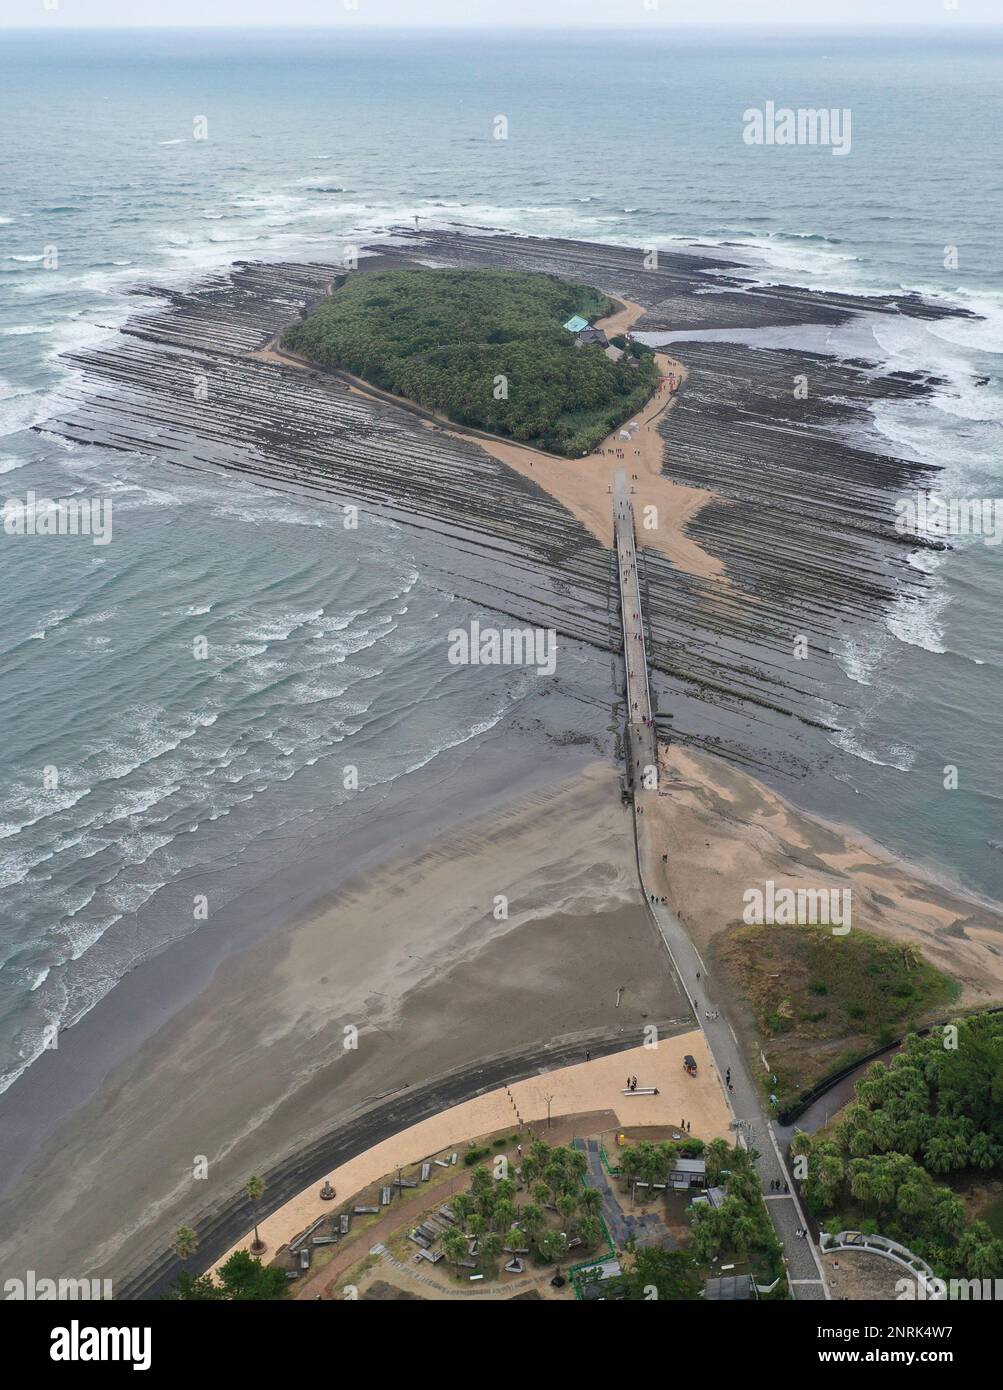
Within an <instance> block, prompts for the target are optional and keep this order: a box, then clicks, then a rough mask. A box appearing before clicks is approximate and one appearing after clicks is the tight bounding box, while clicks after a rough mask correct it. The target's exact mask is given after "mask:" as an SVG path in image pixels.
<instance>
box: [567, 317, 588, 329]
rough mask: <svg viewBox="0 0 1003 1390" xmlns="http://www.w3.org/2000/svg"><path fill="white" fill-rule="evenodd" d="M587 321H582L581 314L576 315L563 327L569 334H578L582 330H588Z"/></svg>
mask: <svg viewBox="0 0 1003 1390" xmlns="http://www.w3.org/2000/svg"><path fill="white" fill-rule="evenodd" d="M588 326H589V321H588V319H583V318H582V316H581V314H576V315H575V316H574V318H573V319H568V321H567V323H566V324H565V325H564V327H565V328H566V329H567V330H568V332H569V333H580V332H581V331H582V329H583V328H588Z"/></svg>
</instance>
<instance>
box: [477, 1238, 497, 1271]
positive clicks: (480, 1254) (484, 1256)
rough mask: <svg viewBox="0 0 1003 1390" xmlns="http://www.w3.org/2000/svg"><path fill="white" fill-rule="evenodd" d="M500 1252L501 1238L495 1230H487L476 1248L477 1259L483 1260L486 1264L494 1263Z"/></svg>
mask: <svg viewBox="0 0 1003 1390" xmlns="http://www.w3.org/2000/svg"><path fill="white" fill-rule="evenodd" d="M501 1252H502V1238H501V1236H500V1235H499V1234H498V1232H497V1231H488V1232H487V1234H486V1235H484V1236H483V1237H482V1238H481V1242H480V1245H479V1246H478V1248H477V1258H478V1261H480V1260H484V1262H485V1263H486V1264H494V1262H495V1260H497V1258H498V1256H499V1255H500V1254H501Z"/></svg>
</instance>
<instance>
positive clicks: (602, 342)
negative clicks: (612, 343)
mask: <svg viewBox="0 0 1003 1390" xmlns="http://www.w3.org/2000/svg"><path fill="white" fill-rule="evenodd" d="M578 342H579V343H586V344H587V343H598V344H599V346H600V347H608V346H609V339H608V338H607V337H606V334H605V333H604V332H603V331H602V329H601V328H592V327H589V328H583V329H582V331H581V332H580V333H579V334H578Z"/></svg>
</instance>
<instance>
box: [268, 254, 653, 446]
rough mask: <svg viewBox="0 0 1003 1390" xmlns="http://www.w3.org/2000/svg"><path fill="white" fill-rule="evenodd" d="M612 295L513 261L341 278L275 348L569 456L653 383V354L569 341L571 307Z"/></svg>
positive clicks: (604, 301)
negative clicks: (613, 351)
mask: <svg viewBox="0 0 1003 1390" xmlns="http://www.w3.org/2000/svg"><path fill="white" fill-rule="evenodd" d="M614 308H615V304H614V302H613V301H612V300H611V299H609V298H608V296H606V295H604V294H603V293H602V292H601V291H599V290H596V289H594V288H593V287H592V286H590V285H582V284H576V283H574V282H572V281H570V280H563V279H561V278H560V277H558V276H556V275H542V274H536V273H530V272H525V271H515V270H453V269H428V270H426V269H416V270H387V271H373V272H363V273H359V274H355V275H351V276H349V277H348V278H347V279H346V280H345V281H344V282H343V283H342V284H341V285H340V286H339V287H338V288H337V289H336V290H335V291H334V293H333V294H332V295H331V296H330V298H328V299H326V300H325V301H324V302H323V303H322V304H320V305H319V306H318V307H317V308H315V309H314V310H313V312H312V313H310V314H309V315H308V316H307V317H306V318H305V319H304V320H303V322H302V323H298V324H295V325H293V326H292V327H291V328H288V329H286V331H285V333H284V334H283V337H282V344H283V346H284V347H286V348H288V349H291V350H292V351H294V352H298V353H300V354H301V355H303V356H304V357H306V358H308V359H309V360H310V361H312V362H315V363H317V364H318V365H319V366H322V367H329V368H341V369H343V370H345V371H348V372H351V373H352V374H353V375H355V376H358V377H361V378H362V379H363V380H365V381H368V382H370V383H371V384H372V385H373V386H376V387H379V388H380V389H381V390H385V391H390V392H392V393H393V394H394V395H398V396H402V397H405V398H406V399H408V400H411V401H414V402H415V403H416V404H418V405H421V406H423V407H425V408H426V409H428V410H432V411H435V412H437V413H440V414H442V415H444V416H446V417H448V418H449V419H450V420H452V421H454V422H455V423H456V424H458V425H461V426H463V425H465V426H468V427H472V428H474V429H480V430H485V431H487V432H488V433H491V434H497V435H502V436H504V437H506V438H510V439H513V440H517V441H519V442H520V443H525V444H528V445H531V446H532V447H534V448H539V449H545V450H548V451H550V452H552V453H557V454H561V455H564V456H565V457H568V458H577V457H580V456H581V455H582V454H585V453H588V452H590V451H591V450H592V449H594V448H595V447H596V445H597V444H598V443H599V442H600V441H601V440H603V439H605V437H606V436H607V435H608V434H610V433H611V432H612V431H613V430H615V429H616V428H617V427H618V426H619V425H621V424H623V423H624V421H626V420H627V419H629V418H630V417H631V416H632V415H634V414H636V412H637V411H638V410H640V408H641V407H642V406H643V405H644V403H645V402H646V401H647V400H648V399H649V398H650V396H651V395H652V393H653V392H654V391H655V389H656V387H657V385H658V368H657V366H656V364H655V361H654V358H653V357H652V356H651V354H641V356H640V358H639V360H637V361H636V362H634V363H633V364H631V363H629V362H628V361H627V360H626V359H625V360H623V361H620V362H613V361H612V360H611V359H610V358H608V357H607V356H606V354H605V352H604V351H603V350H602V348H601V347H599V346H597V345H593V346H588V347H581V348H580V347H576V345H575V339H574V336H573V335H572V334H571V333H569V332H568V330H567V329H566V328H565V327H564V324H565V322H567V321H568V320H569V319H570V318H571V317H572V315H574V314H580V315H581V316H582V317H583V318H587V319H590V320H594V319H596V318H599V317H602V316H604V315H606V314H609V313H610V312H612V310H613V309H614Z"/></svg>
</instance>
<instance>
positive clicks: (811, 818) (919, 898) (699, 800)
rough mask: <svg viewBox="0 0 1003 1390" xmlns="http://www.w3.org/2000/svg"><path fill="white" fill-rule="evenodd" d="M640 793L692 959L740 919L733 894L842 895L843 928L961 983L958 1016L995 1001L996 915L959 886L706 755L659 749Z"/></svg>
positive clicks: (1000, 967)
mask: <svg viewBox="0 0 1003 1390" xmlns="http://www.w3.org/2000/svg"><path fill="white" fill-rule="evenodd" d="M661 758H662V791H661V793H660V794H654V793H652V794H649V795H648V797H647V799H646V801H645V807H646V814H648V815H651V816H655V817H657V824H658V827H659V829H658V834H659V839H660V843H661V844H662V847H663V850H664V852H666V853H667V854H668V856H669V858H668V862H667V863H666V864H665V865H664V866H660V867H661V869H662V873H663V883H664V891H665V894H666V896H667V897H668V899H669V901H670V903H671V904H672V905H673V907H674V909H675V911H676V912H677V914H678V915H679V916H680V917H681V918H682V920H683V922H684V923H685V924H686V927H687V929H688V930H689V932H690V934H691V936H692V937H693V939H694V941H695V942H696V944H697V946H698V947H699V949H700V951H701V952H702V953H707V954H709V953H710V952H711V949H712V947H713V944H714V941H715V938H717V937H719V936H720V935H721V934H722V933H724V932H726V931H727V930H728V929H729V927H731V926H734V925H738V924H740V923H741V921H742V911H743V896H742V895H743V893H744V892H745V890H746V889H748V888H760V889H762V888H763V886H764V883H765V881H766V880H767V879H772V880H773V881H774V883H775V884H776V885H777V886H778V888H779V887H781V886H783V887H790V888H798V887H806V888H807V887H811V888H828V887H833V888H850V889H851V890H852V903H853V926H854V927H858V926H859V927H861V928H863V929H864V930H866V931H871V932H874V933H876V934H877V935H879V936H886V937H890V938H892V939H894V940H897V941H902V942H909V943H911V944H912V945H914V946H917V947H919V949H920V950H921V951H922V952H923V954H924V956H926V958H927V959H928V960H929V961H930V962H931V963H932V964H933V965H935V966H937V968H938V969H940V970H942V971H944V972H945V973H946V974H948V975H950V976H952V977H953V978H954V979H956V980H958V981H959V982H960V983H961V985H962V994H961V996H960V999H959V1001H958V1002H959V1004H960V1006H961V1007H971V1008H975V1007H979V1006H985V1005H987V1004H991V1003H996V1002H999V1001H1003V913H1001V911H1000V908H999V905H998V904H995V905H994V904H992V903H990V902H988V901H985V900H982V899H980V898H976V897H974V896H971V895H969V894H966V893H965V892H964V890H963V888H962V887H961V885H960V884H952V883H950V882H949V881H948V880H947V878H946V876H944V875H937V876H935V875H934V873H933V871H932V870H925V869H923V868H921V867H919V866H917V865H915V864H910V863H906V862H905V861H903V860H901V859H898V858H897V857H896V856H895V855H893V854H892V853H891V851H889V850H887V849H884V848H883V847H882V846H881V845H878V844H876V843H875V842H873V841H871V840H869V839H868V838H867V837H866V836H865V835H863V834H862V833H861V832H860V831H858V830H855V829H851V828H850V827H848V826H840V825H835V824H832V823H830V822H828V821H825V820H823V819H822V818H820V817H818V816H815V815H810V814H808V813H807V812H803V811H800V810H798V809H797V808H796V807H794V806H792V805H791V804H790V803H789V802H787V801H785V800H784V799H783V797H781V796H780V795H779V794H778V793H776V792H774V791H771V790H770V789H769V788H768V787H766V786H764V785H763V783H761V782H758V781H757V780H756V779H755V778H753V777H750V776H749V775H748V774H746V773H744V772H742V771H740V770H738V769H737V768H735V767H732V766H730V765H729V764H728V763H726V762H724V761H722V760H721V759H719V758H715V757H713V756H712V755H710V754H706V753H702V752H697V751H695V750H692V749H686V748H681V747H679V746H673V747H669V748H666V747H665V746H664V745H663V747H662V750H661Z"/></svg>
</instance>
